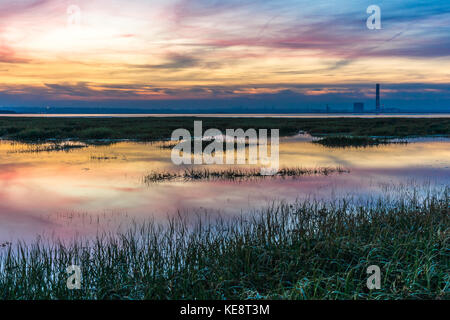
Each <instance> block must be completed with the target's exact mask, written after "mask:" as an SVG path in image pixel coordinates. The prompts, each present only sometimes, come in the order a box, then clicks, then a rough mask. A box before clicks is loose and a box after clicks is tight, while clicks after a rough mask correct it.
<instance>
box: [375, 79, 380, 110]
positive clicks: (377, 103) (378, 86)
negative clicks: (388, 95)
mask: <svg viewBox="0 0 450 320" xmlns="http://www.w3.org/2000/svg"><path fill="white" fill-rule="evenodd" d="M376 110H377V112H380V111H381V108H380V84H379V83H377V102H376Z"/></svg>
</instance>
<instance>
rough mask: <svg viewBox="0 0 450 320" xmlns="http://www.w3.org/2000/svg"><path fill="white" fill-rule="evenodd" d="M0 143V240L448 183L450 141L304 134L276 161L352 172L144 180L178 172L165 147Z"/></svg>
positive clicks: (286, 143) (285, 145) (285, 143)
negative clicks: (360, 141) (321, 141)
mask: <svg viewBox="0 0 450 320" xmlns="http://www.w3.org/2000/svg"><path fill="white" fill-rule="evenodd" d="M32 150H33V149H32V148H31V147H30V146H28V145H24V144H18V143H13V142H10V141H1V142H0V243H2V242H5V241H15V240H17V239H23V240H32V239H35V238H36V236H37V235H46V236H56V237H62V238H71V237H74V236H89V235H94V234H95V233H96V232H97V231H99V230H100V231H105V230H106V231H108V230H115V229H117V228H118V227H126V226H128V225H130V224H131V223H133V222H134V221H141V220H146V219H148V218H155V219H166V218H167V216H171V215H174V214H177V213H178V212H179V213H180V214H183V215H195V214H199V213H203V214H204V213H205V212H207V213H208V214H209V215H215V214H220V215H222V216H231V215H236V214H242V213H243V214H245V213H246V212H250V211H252V210H256V209H259V208H263V207H266V206H267V205H268V204H270V203H271V202H273V201H281V200H286V201H295V200H296V199H300V200H301V199H304V198H310V199H311V198H312V199H323V198H325V199H339V198H340V197H357V198H361V199H364V198H366V197H374V196H376V195H379V194H381V193H383V192H385V191H386V188H388V187H390V186H397V188H399V189H401V188H402V186H408V185H423V184H426V185H429V186H430V185H431V186H433V187H437V188H443V187H444V186H446V185H450V139H445V138H433V139H431V138H423V139H414V140H410V143H408V144H406V145H398V144H394V145H385V146H377V147H369V148H346V149H332V148H327V147H323V146H320V145H317V144H313V143H311V139H310V138H309V137H307V136H298V137H291V138H283V139H281V143H280V165H281V167H305V168H315V167H322V166H332V167H335V166H342V167H344V168H346V169H349V170H350V173H344V174H333V175H330V176H303V177H299V178H295V179H293V178H286V179H282V178H266V179H262V180H254V179H253V180H250V181H239V182H236V181H190V182H186V181H170V182H160V183H154V184H145V183H144V181H143V177H144V176H145V175H146V174H148V173H149V172H151V171H157V170H170V171H173V170H178V169H179V168H177V167H176V166H174V165H173V164H172V162H171V159H170V154H171V150H170V149H161V148H160V147H159V146H158V145H157V144H148V143H137V142H120V143H116V144H113V145H109V146H89V147H86V148H81V149H73V150H71V151H69V152H64V151H58V152H39V153H36V152H31V151H32Z"/></svg>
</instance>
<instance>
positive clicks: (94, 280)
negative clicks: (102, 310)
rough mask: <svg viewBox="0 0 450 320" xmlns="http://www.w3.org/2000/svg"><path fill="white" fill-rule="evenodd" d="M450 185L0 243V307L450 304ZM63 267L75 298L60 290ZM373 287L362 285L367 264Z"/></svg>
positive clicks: (65, 278)
mask: <svg viewBox="0 0 450 320" xmlns="http://www.w3.org/2000/svg"><path fill="white" fill-rule="evenodd" d="M449 205H450V203H449V189H448V188H445V190H443V191H442V192H437V191H435V192H432V193H429V194H428V195H427V196H423V197H419V196H417V194H416V193H413V196H404V197H402V198H398V199H396V200H392V198H390V197H388V196H387V195H386V196H383V198H380V199H373V200H371V201H368V202H366V203H365V204H361V202H358V201H355V200H352V199H343V200H340V201H334V202H314V201H305V202H297V203H294V204H286V203H280V204H274V205H272V206H270V207H268V208H266V209H265V210H262V211H261V212H258V213H254V214H246V215H242V216H241V217H238V218H234V219H233V218H232V219H231V220H224V219H218V220H215V219H214V221H212V220H208V219H207V218H206V217H204V218H202V219H201V220H199V221H198V222H193V221H188V220H187V219H186V218H184V217H182V216H178V217H177V218H171V219H170V220H169V221H168V223H167V224H157V223H156V222H154V221H150V222H148V223H146V224H144V225H140V226H134V227H133V228H131V229H129V230H128V231H127V232H122V233H119V234H109V235H106V234H105V235H102V236H98V237H97V238H96V239H95V240H85V241H82V240H79V241H78V240H74V241H73V242H70V243H63V242H58V241H52V240H48V241H44V240H42V239H41V240H38V241H37V242H35V243H33V244H31V245H27V244H24V243H18V244H6V245H5V246H4V247H1V246H0V299H254V298H259V299H403V298H407V299H448V298H450V275H449V270H450V253H449V241H450V215H449ZM70 265H79V266H80V267H81V271H82V285H81V290H68V289H67V287H66V282H67V278H68V275H67V274H66V272H65V270H66V268H67V267H68V266H70ZM370 265H377V266H379V267H380V269H381V289H375V290H372V291H369V290H368V289H367V287H366V281H367V277H368V275H367V273H366V271H367V267H368V266H370Z"/></svg>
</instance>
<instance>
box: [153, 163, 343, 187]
mask: <svg viewBox="0 0 450 320" xmlns="http://www.w3.org/2000/svg"><path fill="white" fill-rule="evenodd" d="M348 172H350V171H349V170H347V169H344V168H341V167H319V168H313V169H308V168H301V167H296V168H281V169H280V170H278V172H277V173H276V174H275V175H271V176H270V175H263V174H261V168H242V169H239V168H229V169H208V168H199V169H197V168H190V169H186V170H184V171H173V172H171V171H154V172H151V173H150V174H148V175H147V176H145V177H144V182H145V183H154V182H161V181H170V180H176V179H182V180H187V181H195V180H246V179H253V178H269V177H300V176H305V175H325V176H327V175H330V174H333V173H348Z"/></svg>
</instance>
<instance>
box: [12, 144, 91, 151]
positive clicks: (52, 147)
mask: <svg viewBox="0 0 450 320" xmlns="http://www.w3.org/2000/svg"><path fill="white" fill-rule="evenodd" d="M87 147H88V145H87V144H85V143H82V142H74V141H64V142H56V141H55V142H47V143H27V144H25V145H20V148H17V149H15V150H12V151H8V153H42V152H69V151H72V150H76V149H83V148H87Z"/></svg>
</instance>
